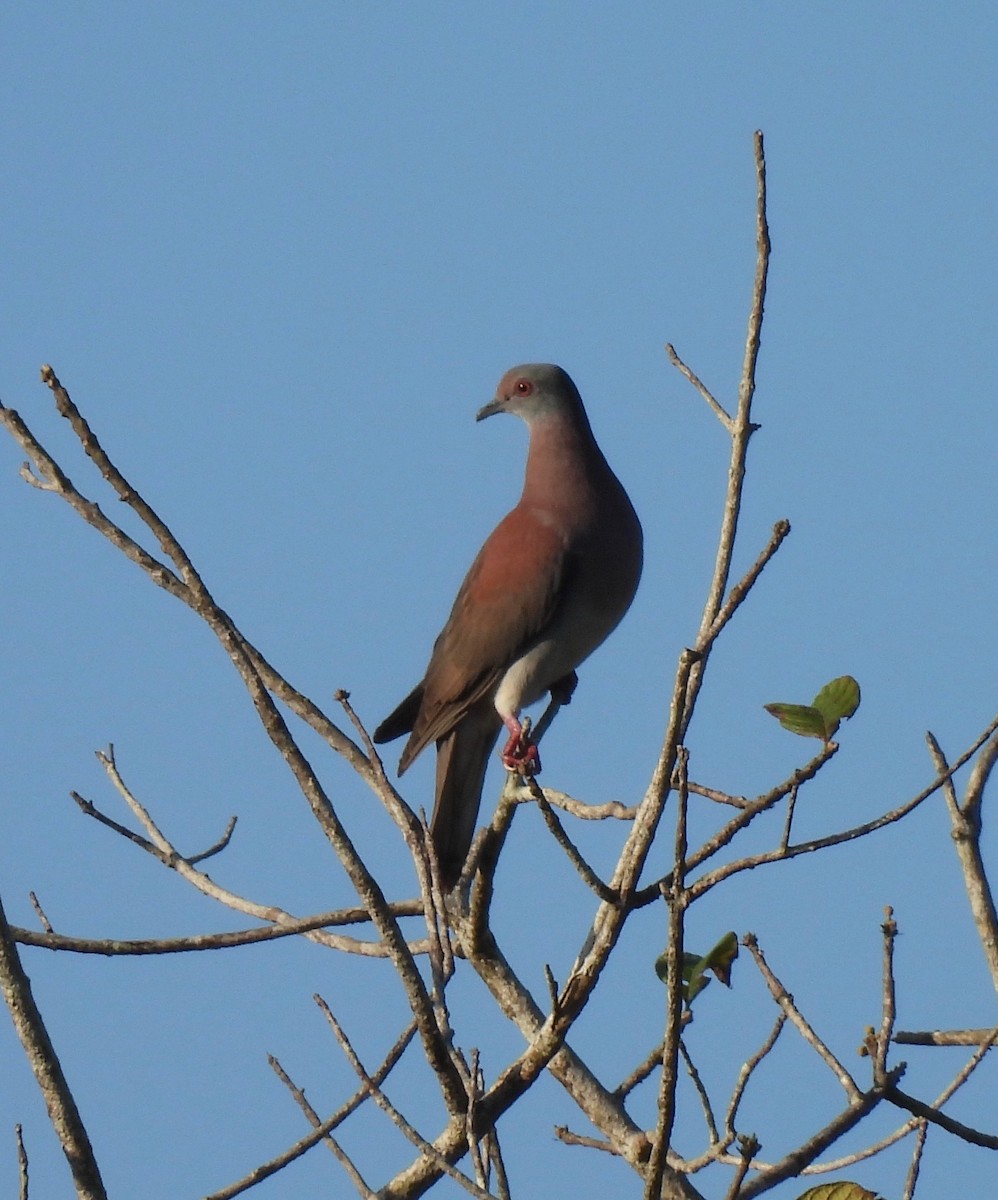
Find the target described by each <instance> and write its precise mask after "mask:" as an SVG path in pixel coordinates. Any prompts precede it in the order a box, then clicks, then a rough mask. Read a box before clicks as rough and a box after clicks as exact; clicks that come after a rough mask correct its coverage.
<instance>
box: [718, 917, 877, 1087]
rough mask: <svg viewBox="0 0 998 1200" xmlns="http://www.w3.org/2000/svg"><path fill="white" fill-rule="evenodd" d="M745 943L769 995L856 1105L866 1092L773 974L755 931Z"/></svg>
mask: <svg viewBox="0 0 998 1200" xmlns="http://www.w3.org/2000/svg"><path fill="white" fill-rule="evenodd" d="M742 945H743V946H745V947H746V948H747V949H748V951H749V953H750V954H751V955H752V957H753V959H754V960H755V965H756V966H757V967H758V968H759V974H760V975H761V976H762V978H763V979H764V981H765V983H766V986H767V987H768V988H769V991H770V994H771V995H772V997H773V999H774V1000H775V1001H776V1003H777V1005H778V1006H779V1008H780V1010H781V1011H782V1012H784V1013H786V1015H787V1017H788V1019H789V1020H790V1022H791V1024H792V1025H793V1026H794V1027H795V1028H796V1030H797V1032H798V1033H799V1034H800V1035H801V1037H802V1038H803V1039H804V1041H805V1042H806V1043H807V1044H808V1045H809V1046H810V1047H811V1049H812V1050H813V1051H814V1052H815V1054H817V1055H818V1057H819V1058H820V1059H821V1060H822V1062H823V1063H824V1064H825V1066H826V1067H828V1069H829V1070H830V1071H831V1073H832V1074H833V1075H834V1076H835V1078H836V1079H837V1080H838V1081H839V1083H840V1084H841V1086H842V1088H843V1090H844V1091H845V1093H846V1095H847V1096H848V1097H849V1100H850V1101H851V1102H852V1103H854V1104H856V1103H859V1101H860V1100H861V1098H862V1096H863V1092H862V1090H861V1089H860V1087H859V1085H858V1084H857V1083H856V1081H855V1079H853V1077H852V1076H851V1075H850V1074H849V1072H848V1071H847V1070H846V1069H845V1067H844V1066H843V1065H842V1063H841V1062H839V1060H838V1059H837V1058H836V1057H835V1055H834V1054H833V1053H832V1051H831V1048H830V1047H829V1046H828V1045H827V1044H826V1043H825V1042H824V1041H823V1040H822V1039H821V1038H820V1037H819V1036H818V1034H817V1032H816V1030H815V1029H814V1027H813V1026H812V1025H811V1023H810V1022H809V1021H808V1020H807V1018H806V1017H805V1016H804V1014H803V1013H802V1012H801V1011H800V1009H799V1008H798V1007H797V1005H796V1004H795V1003H794V998H793V996H791V995H790V993H789V992H788V991H787V989H786V988H785V987H784V986H783V984H782V983H781V982H780V980H779V979H778V978H777V976H776V975H775V974H774V972H773V970H772V968H771V967H770V966H769V963H767V962H766V958H765V955H764V954H763V952H762V950H761V949H760V948H759V942H758V939H757V938H756V936H755V934H754V933H747V934H746V935H745V936H744V938H742Z"/></svg>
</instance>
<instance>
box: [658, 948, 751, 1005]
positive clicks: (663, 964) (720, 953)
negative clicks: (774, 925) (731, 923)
mask: <svg viewBox="0 0 998 1200" xmlns="http://www.w3.org/2000/svg"><path fill="white" fill-rule="evenodd" d="M737 957H738V938H737V936H736V935H735V934H734V932H730V931H729V932H728V933H726V934H725V935H724V937H722V938H721V940H720V941H719V942H718V943H717V945H716V946H714V948H713V949H712V950H711V951H710V952H709V953H707V954H694V953H692V952H691V951H686V953H685V954H684V955H683V966H682V972H683V999H684V1000H685V1001H686V1003H687V1005H690V1004H692V1003H693V1001H694V1000H695V999H696V998H697V996H699V995H700V993H701V992H702V991H703V989H704V988H705V987H706V986H707V985H708V984H709V983H710V980H709V979H708V978H707V972H708V971H711V972H713V974H714V975H715V976H716V977H717V978H718V979H719V980H720V981H721V983H723V984H724V986H725V987H730V986H731V964H732V963H733V962H734V960H735V959H736V958H737ZM655 974H656V975H657V976H658V977H659V979H661V980H662V982H663V983H665V981H666V978H667V975H668V956H667V955H665V954H660V955H659V956H658V958H657V959H656V960H655Z"/></svg>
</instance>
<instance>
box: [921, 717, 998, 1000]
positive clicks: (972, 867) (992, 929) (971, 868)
mask: <svg viewBox="0 0 998 1200" xmlns="http://www.w3.org/2000/svg"><path fill="white" fill-rule="evenodd" d="M996 724H998V718H996ZM925 737H926V741H927V742H928V744H929V753H930V754H931V756H932V761H933V763H934V765H935V768H936V770H937V771H938V772H939V773H940V774H942V773H943V772H944V771H948V774H947V779H946V784H945V786H944V792H943V794H944V795H945V797H946V804H947V807H948V808H949V814H950V824H951V826H952V831H953V842H954V845H955V846H956V852H957V856H958V858H959V860H960V868H961V870H962V872H963V884H964V888H965V889H966V892H967V899H968V900H969V901H970V911H971V914H972V916H973V918H974V925H975V926H976V928H977V936H978V938H979V939H980V943H981V949H982V950H983V951H984V960H985V962H986V963H987V964H988V970H989V971H990V973H991V981H992V983H993V985H994V987H995V990H996V991H998V911H996V908H995V900H994V895H993V893H992V891H991V885H990V883H989V882H988V876H987V871H986V869H985V866H984V858H983V856H982V854H981V803H982V800H983V797H984V787H985V784H986V783H987V781H988V779H989V777H990V775H991V772H992V770H993V769H994V765H995V762H996V761H998V733H995V734H993V735H992V736H991V738H990V740H989V741H988V743H987V745H986V746H984V748H983V750H982V751H981V753H980V755H979V756H978V758H977V761H976V762H975V764H974V766H973V768H972V769H971V773H970V780H969V782H968V784H967V790H966V793H965V795H964V800H963V803H962V804H961V803H960V802H959V801H958V799H957V795H956V787H955V785H954V783H953V778H952V771H953V770H955V769H956V768H955V767H954V768H952V769H948V765H947V762H946V756H945V755H944V754H943V751H942V749H941V747H940V745H939V743H938V742H937V741H936V739H935V737H934V736H933V735H932V734H931V733H927V734H926V735H925Z"/></svg>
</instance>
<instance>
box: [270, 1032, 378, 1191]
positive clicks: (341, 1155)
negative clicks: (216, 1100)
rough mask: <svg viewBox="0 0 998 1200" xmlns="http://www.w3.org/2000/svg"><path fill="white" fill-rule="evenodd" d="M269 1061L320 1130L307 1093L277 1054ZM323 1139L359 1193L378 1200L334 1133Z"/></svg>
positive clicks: (324, 1135)
mask: <svg viewBox="0 0 998 1200" xmlns="http://www.w3.org/2000/svg"><path fill="white" fill-rule="evenodd" d="M267 1061H268V1062H269V1063H270V1065H271V1066H272V1067H273V1068H274V1071H275V1073H276V1075H277V1077H278V1079H280V1081H281V1083H283V1084H284V1086H285V1087H286V1088H287V1089H288V1091H289V1092H290V1093H291V1095H292V1096H293V1097H294V1099H295V1103H296V1104H297V1105H298V1107H299V1108H300V1109H301V1110H302V1112H303V1113H304V1114H305V1116H306V1117H307V1118H308V1120H309V1123H310V1124H311V1125H312V1128H313V1129H315V1130H318V1129H319V1128H320V1127H321V1126H322V1121H321V1120H320V1119H319V1114H318V1113H317V1112H316V1111H315V1109H314V1108H313V1107H312V1105H311V1104H309V1102H308V1099H307V1098H306V1096H305V1093H304V1092H303V1091H302V1090H301V1088H300V1087H298V1085H297V1084H296V1083H295V1082H294V1081H293V1080H292V1079H291V1076H290V1075H288V1073H287V1071H285V1069H284V1068H283V1067H282V1066H281V1064H280V1063H279V1062H278V1060H277V1059H276V1058H275V1056H274V1055H273V1054H268V1055H267ZM322 1140H323V1141H324V1142H325V1144H326V1145H327V1146H328V1147H329V1149H330V1150H331V1151H332V1154H333V1157H334V1158H335V1159H336V1161H337V1162H338V1163H339V1164H340V1166H341V1167H342V1168H343V1170H344V1171H346V1173H347V1178H348V1179H349V1180H350V1182H351V1183H352V1184H353V1185H354V1187H355V1188H356V1189H357V1191H358V1193H359V1194H360V1195H361V1196H363V1197H364V1200H377V1196H376V1195H375V1194H374V1192H372V1191H371V1189H370V1187H369V1186H368V1185H367V1183H366V1182H365V1180H364V1177H363V1176H362V1175H361V1173H360V1171H359V1170H358V1169H357V1165H356V1164H355V1163H354V1161H353V1159H351V1158H350V1156H349V1155H348V1154H347V1152H346V1151H345V1150H344V1149H343V1147H342V1146H341V1145H340V1144H339V1142H338V1141H337V1140H336V1139H335V1138H334V1137H333V1135H332V1134H331V1133H328V1132H327V1133H324V1134H323V1135H322Z"/></svg>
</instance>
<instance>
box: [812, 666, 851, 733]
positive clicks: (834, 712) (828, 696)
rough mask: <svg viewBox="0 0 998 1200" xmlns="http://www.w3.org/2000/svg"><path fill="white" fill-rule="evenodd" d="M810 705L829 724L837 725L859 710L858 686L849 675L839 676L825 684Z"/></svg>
mask: <svg viewBox="0 0 998 1200" xmlns="http://www.w3.org/2000/svg"><path fill="white" fill-rule="evenodd" d="M811 703H812V704H813V705H814V707H815V708H816V709H817V710H818V711H819V712H820V713H821V714H822V716H823V717H824V718H825V720H826V721H827V722H828V723H829V724H831V722H833V721H834V722H835V724H836V725H838V723H839V721H847V720H848V719H849V718H850V717H851V716H852V715H853V713H854V712H855V711H856V709H857V708H859V684H858V683H857V682H856V680H855V679H853V677H852V676H851V675H840V676H839V677H838V679H833V680H832V681H831V682H830V683H826V684H825V686H824V687H823V688H822V689H821V691H820V692H819V693H818V694H817V696H815V698H814V699H813V700H812V701H811Z"/></svg>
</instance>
